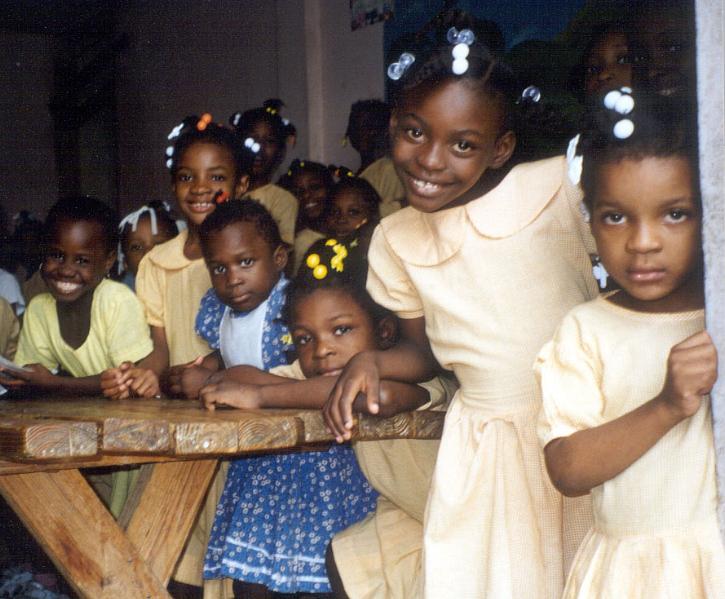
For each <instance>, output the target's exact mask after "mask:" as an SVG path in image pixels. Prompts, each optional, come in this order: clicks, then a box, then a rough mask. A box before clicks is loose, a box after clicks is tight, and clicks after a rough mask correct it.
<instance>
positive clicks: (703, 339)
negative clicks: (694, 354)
mask: <svg viewBox="0 0 725 599" xmlns="http://www.w3.org/2000/svg"><path fill="white" fill-rule="evenodd" d="M699 345H712V346H713V347H714V344H713V342H712V337H710V334H709V333H708V332H707V331H700V332H699V333H695V334H694V335H691V336H690V337H688V338H687V339H685V340H684V341H680V342H679V343H678V344H677V345H675V346H674V347H673V348H672V349H673V350H677V349H687V348H692V347H697V346H699Z"/></svg>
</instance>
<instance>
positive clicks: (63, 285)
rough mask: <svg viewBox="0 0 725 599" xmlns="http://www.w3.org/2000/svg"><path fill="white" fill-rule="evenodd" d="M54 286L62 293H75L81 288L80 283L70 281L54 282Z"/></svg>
mask: <svg viewBox="0 0 725 599" xmlns="http://www.w3.org/2000/svg"><path fill="white" fill-rule="evenodd" d="M54 286H55V288H56V289H57V290H58V291H59V292H60V293H73V292H74V291H76V290H78V289H80V288H81V284H80V283H71V282H69V281H54Z"/></svg>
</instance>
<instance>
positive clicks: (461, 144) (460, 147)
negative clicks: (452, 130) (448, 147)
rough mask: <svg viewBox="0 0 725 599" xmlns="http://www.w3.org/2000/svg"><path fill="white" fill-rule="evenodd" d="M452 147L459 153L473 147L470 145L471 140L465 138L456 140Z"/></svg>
mask: <svg viewBox="0 0 725 599" xmlns="http://www.w3.org/2000/svg"><path fill="white" fill-rule="evenodd" d="M453 147H454V148H455V150H456V152H460V153H466V152H470V151H471V150H472V149H473V145H471V142H470V141H466V140H465V139H462V140H460V141H457V142H456V144H455V145H454V146H453Z"/></svg>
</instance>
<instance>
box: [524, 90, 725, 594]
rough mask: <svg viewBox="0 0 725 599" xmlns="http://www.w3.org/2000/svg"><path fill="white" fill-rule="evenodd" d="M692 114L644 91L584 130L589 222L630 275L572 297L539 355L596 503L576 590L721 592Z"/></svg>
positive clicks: (605, 253)
mask: <svg viewBox="0 0 725 599" xmlns="http://www.w3.org/2000/svg"><path fill="white" fill-rule="evenodd" d="M612 93H614V94H619V97H621V96H624V97H628V98H631V96H629V95H628V94H621V93H620V92H616V91H615V92H612ZM612 97H614V96H610V98H612ZM682 113H683V111H682V105H681V103H680V102H672V101H668V100H667V99H662V98H661V99H657V100H654V101H651V100H649V101H648V100H647V99H645V98H641V97H638V98H636V99H635V104H634V110H633V111H632V112H631V113H630V114H628V115H627V116H626V118H625V117H623V116H622V115H621V114H618V113H616V112H613V111H610V110H606V109H603V108H601V109H599V110H598V111H596V112H595V113H594V114H593V115H592V119H591V123H590V126H589V129H588V130H587V131H585V132H584V133H583V134H582V139H581V144H582V153H583V157H584V173H583V177H582V184H583V187H584V191H585V194H586V196H585V197H586V205H587V208H588V209H589V211H590V212H591V227H592V233H593V234H594V238H595V240H596V243H597V249H598V250H599V256H600V258H601V260H602V263H603V264H604V266H605V267H606V269H607V271H608V273H609V275H610V276H611V277H612V278H613V279H614V280H615V281H616V282H617V283H618V284H619V286H620V287H621V289H619V290H617V291H614V292H611V293H609V294H606V295H604V296H601V297H599V298H597V299H595V300H594V301H592V302H589V303H586V304H583V305H581V306H578V307H577V308H575V309H574V310H572V311H571V312H570V313H569V314H568V315H567V316H566V318H565V319H564V320H563V322H562V323H561V325H560V327H559V330H558V331H557V333H556V335H555V337H554V340H553V341H552V342H550V343H548V344H547V345H546V346H545V347H544V349H543V350H542V351H541V353H540V354H539V358H538V361H537V370H538V374H539V377H540V381H541V386H542V389H543V397H544V405H543V410H542V414H541V418H540V424H539V437H540V439H541V442H542V444H543V445H544V446H545V447H544V451H545V454H546V464H547V466H548V469H549V473H550V475H551V479H552V481H553V482H554V484H555V485H556V487H557V488H558V489H559V490H561V492H562V493H565V494H567V495H571V496H576V495H583V494H586V493H589V492H591V494H592V499H593V503H594V517H595V523H594V527H593V528H592V529H591V531H590V532H589V534H588V536H587V537H586V539H585V540H584V542H583V544H582V546H581V548H580V550H579V552H578V554H577V557H576V560H575V562H574V565H573V566H572V570H571V573H570V575H569V580H568V582H567V586H566V590H565V593H564V597H566V598H574V597H576V598H582V599H583V598H584V597H633V598H637V597H641V598H644V597H647V598H655V599H658V598H665V597H690V598H701V597H710V598H715V597H724V596H725V550H724V549H723V545H722V541H721V539H720V535H719V531H718V524H717V517H716V508H717V493H716V485H715V471H714V463H715V456H714V449H713V439H712V422H711V416H710V401H709V398H708V397H707V394H708V393H709V392H710V390H711V388H712V386H713V384H714V383H715V380H716V378H717V352H716V350H715V346H714V345H713V343H712V341H711V339H710V337H709V336H708V334H707V332H705V331H704V330H703V328H704V314H703V307H704V291H703V280H702V275H703V272H702V247H701V219H702V213H701V207H700V201H699V197H698V192H697V167H696V165H697V162H696V158H695V157H696V156H697V146H696V141H695V136H694V135H692V132H693V131H696V130H697V128H696V126H694V125H693V123H691V122H683V119H682ZM623 120H626V121H628V122H629V123H630V124H633V129H634V130H633V132H630V134H629V135H626V136H625V137H622V135H623V131H624V133H627V132H628V131H629V129H631V128H632V127H630V126H629V125H628V126H627V127H628V129H626V130H624V129H623V128H622V125H620V123H621V122H622V121H623ZM617 126H619V130H618V129H617Z"/></svg>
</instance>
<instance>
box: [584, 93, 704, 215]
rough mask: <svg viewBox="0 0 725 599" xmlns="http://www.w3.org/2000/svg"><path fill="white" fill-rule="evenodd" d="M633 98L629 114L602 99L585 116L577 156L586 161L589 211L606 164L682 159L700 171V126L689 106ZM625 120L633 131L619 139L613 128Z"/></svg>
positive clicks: (667, 100) (659, 99)
mask: <svg viewBox="0 0 725 599" xmlns="http://www.w3.org/2000/svg"><path fill="white" fill-rule="evenodd" d="M609 93H612V92H609ZM632 98H633V99H634V109H633V110H632V111H631V112H630V113H628V114H621V113H619V112H617V111H616V110H611V109H608V108H606V107H605V106H604V102H603V99H601V98H600V101H598V102H596V103H595V104H594V105H593V106H592V107H591V108H590V109H589V110H588V112H587V113H586V114H585V116H584V120H583V124H582V133H581V138H580V141H579V144H578V154H580V155H581V156H582V157H583V169H582V178H581V185H582V189H583V190H584V196H585V201H586V203H587V205H588V206H589V207H591V206H592V204H593V199H594V196H595V193H596V185H597V172H598V169H599V167H601V166H602V165H603V164H609V163H613V162H619V161H621V160H626V159H634V160H639V159H643V158H647V157H658V158H667V157H671V156H682V157H684V158H686V159H688V160H689V161H690V163H691V164H692V165H693V171H694V172H696V171H697V151H698V150H697V122H696V120H695V119H696V116H695V115H694V114H693V113H692V112H691V111H689V110H688V109H687V103H686V102H682V100H681V99H677V98H669V97H665V96H660V95H656V94H651V95H650V94H647V95H636V94H633V95H632ZM623 119H628V120H630V121H632V123H633V125H634V129H633V131H632V134H631V135H629V136H628V137H626V138H625V139H620V138H618V137H616V136H615V135H614V126H615V125H616V124H617V123H618V122H619V121H621V120H623ZM695 184H696V182H695Z"/></svg>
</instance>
